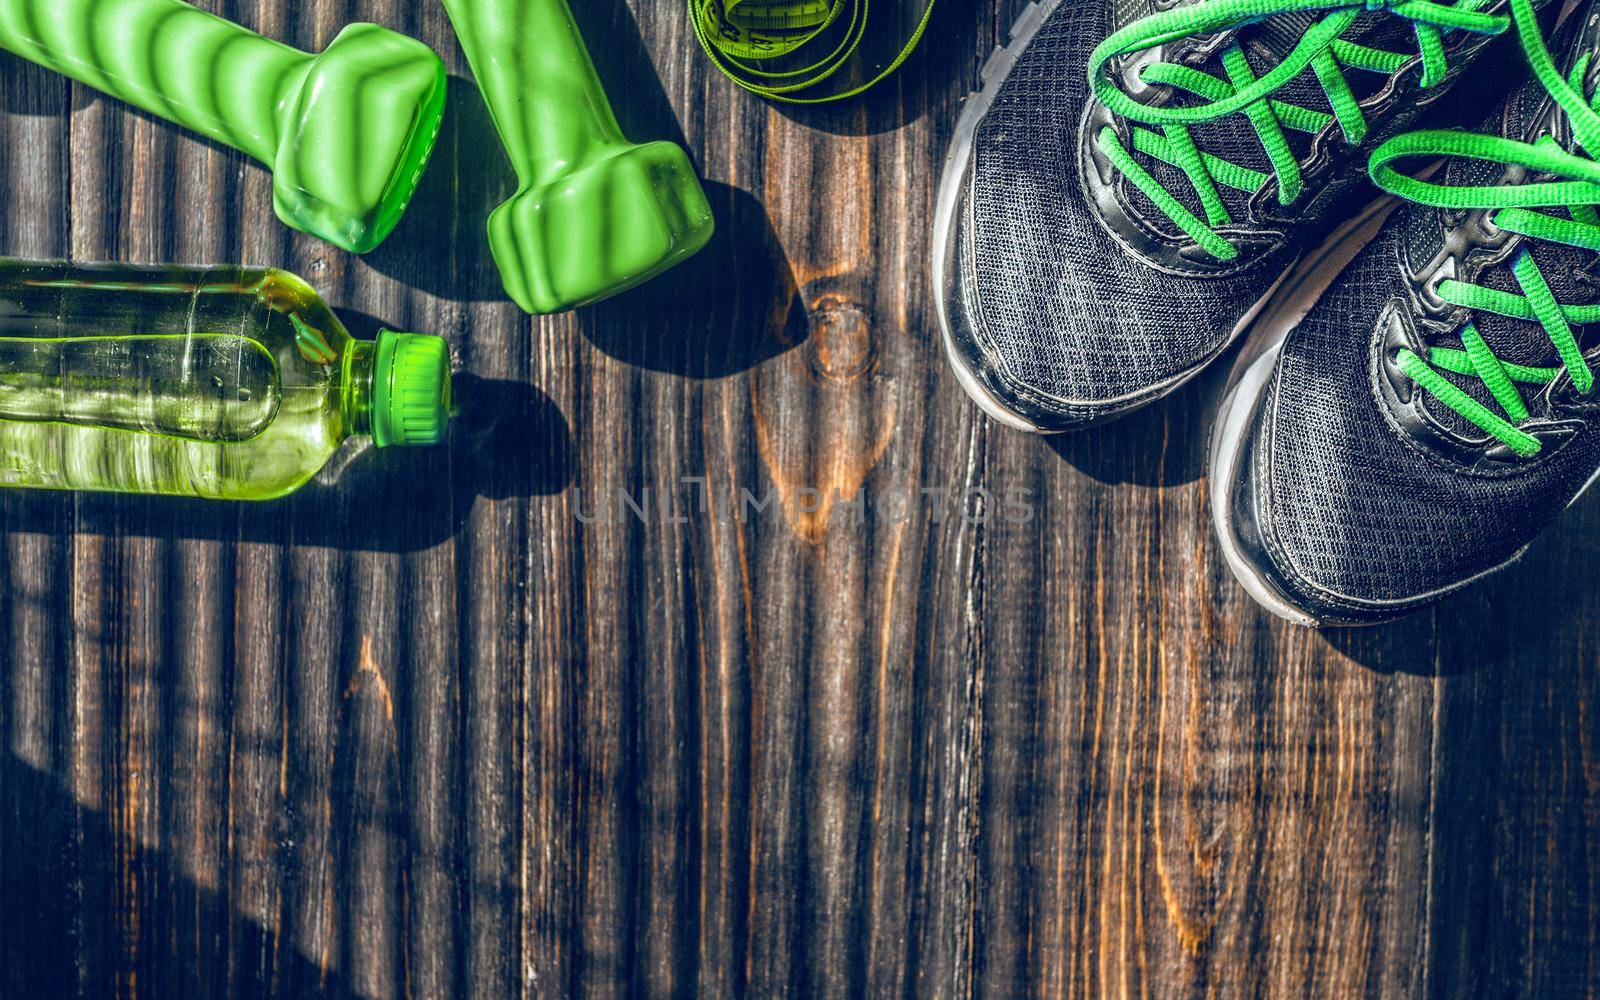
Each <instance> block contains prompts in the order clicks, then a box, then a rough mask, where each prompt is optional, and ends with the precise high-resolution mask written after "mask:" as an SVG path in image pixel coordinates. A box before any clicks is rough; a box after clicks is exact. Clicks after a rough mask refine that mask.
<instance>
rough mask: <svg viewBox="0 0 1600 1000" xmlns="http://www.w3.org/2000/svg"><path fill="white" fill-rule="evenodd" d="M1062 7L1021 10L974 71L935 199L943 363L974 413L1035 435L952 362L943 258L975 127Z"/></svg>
mask: <svg viewBox="0 0 1600 1000" xmlns="http://www.w3.org/2000/svg"><path fill="white" fill-rule="evenodd" d="M1061 2H1062V0H1043V2H1036V3H1030V4H1028V5H1027V6H1026V7H1024V8H1022V13H1020V14H1018V15H1017V18H1016V20H1015V21H1012V22H1011V30H1010V32H1009V34H1010V38H1011V40H1010V42H1009V43H1007V44H1006V45H1002V46H999V47H998V48H996V49H995V50H994V51H993V52H991V53H989V58H988V59H985V60H984V62H983V68H982V69H981V70H979V71H978V79H979V88H978V89H977V90H975V91H973V92H972V93H971V94H968V95H967V99H966V103H965V105H964V106H963V107H962V109H961V117H960V118H958V119H956V130H955V134H954V135H953V136H952V137H951V139H950V152H948V153H946V154H945V158H944V176H943V177H942V178H941V179H940V181H939V197H938V200H937V201H936V202H935V205H934V213H933V291H934V297H935V299H936V300H937V302H936V308H937V310H938V313H939V332H940V335H941V338H942V340H943V342H944V353H945V357H946V358H948V359H949V361H950V367H951V369H952V370H954V371H955V373H956V381H957V382H958V383H959V384H960V385H961V388H962V389H964V390H966V393H967V395H968V396H971V397H972V401H973V402H975V403H977V404H978V408H979V409H981V410H983V412H984V413H986V414H988V415H989V417H990V419H992V420H994V421H995V422H996V423H999V424H1003V425H1005V426H1007V427H1014V428H1016V429H1017V430H1020V431H1028V432H1030V433H1034V434H1038V433H1044V431H1043V429H1042V428H1040V427H1037V426H1035V425H1034V424H1033V422H1032V421H1030V420H1028V419H1027V418H1026V417H1024V416H1022V415H1021V414H1019V413H1016V412H1014V411H1013V410H1011V409H1010V408H1009V407H1007V406H1006V405H1005V404H1004V403H1002V402H1000V400H999V399H997V398H996V397H995V395H994V394H993V393H991V392H990V391H989V390H988V389H987V388H985V387H984V386H983V384H982V383H981V382H979V381H978V378H977V376H976V375H974V374H973V372H972V370H971V369H970V368H969V367H968V366H967V364H966V362H964V361H962V360H961V359H960V358H958V357H956V353H955V344H954V342H953V341H952V339H951V335H950V317H949V315H948V314H946V312H945V301H944V289H945V287H946V282H945V278H946V274H945V258H946V256H947V251H948V250H949V248H950V240H951V238H952V237H953V235H954V233H955V214H956V202H957V201H959V200H960V193H961V178H962V177H964V176H965V175H966V172H967V163H968V161H970V160H971V159H972V138H973V136H974V135H975V134H976V133H977V131H978V122H980V121H982V120H983V116H984V115H985V114H987V113H988V111H989V106H990V105H991V104H993V103H994V98H995V95H996V94H998V93H999V92H1000V85H1001V84H1003V83H1005V81H1006V78H1007V77H1009V76H1010V75H1011V71H1012V70H1013V69H1014V68H1016V65H1017V60H1018V59H1019V58H1020V57H1021V56H1022V50H1023V49H1025V48H1027V46H1028V43H1029V42H1031V41H1033V36H1034V35H1036V34H1038V33H1039V28H1040V26H1042V25H1043V24H1044V22H1045V19H1046V18H1048V17H1049V16H1050V14H1051V12H1053V11H1054V10H1055V9H1056V8H1057V7H1059V6H1060V5H1061Z"/></svg>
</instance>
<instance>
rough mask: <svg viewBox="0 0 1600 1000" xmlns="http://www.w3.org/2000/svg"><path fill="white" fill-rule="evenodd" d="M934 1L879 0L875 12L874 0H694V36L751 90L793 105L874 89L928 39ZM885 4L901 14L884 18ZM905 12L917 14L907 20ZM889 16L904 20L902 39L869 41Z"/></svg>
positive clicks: (722, 67)
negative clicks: (884, 43) (887, 42)
mask: <svg viewBox="0 0 1600 1000" xmlns="http://www.w3.org/2000/svg"><path fill="white" fill-rule="evenodd" d="M934 2H935V0H878V4H877V7H876V9H877V11H878V12H879V13H878V14H876V15H874V13H873V10H874V8H873V6H872V5H871V0H688V3H689V18H690V20H691V21H692V22H693V23H694V33H695V36H696V37H698V38H699V39H700V45H701V47H703V48H704V49H705V50H706V54H707V55H709V56H710V57H711V60H712V62H714V63H716V64H717V68H718V69H720V70H722V72H723V73H725V74H727V76H728V77H729V78H730V79H731V80H733V82H734V83H737V84H738V85H739V86H741V87H743V88H744V89H745V90H748V91H750V92H751V93H754V94H759V95H761V96H762V97H766V98H770V99H772V100H775V101H787V102H790V103H792V104H824V103H827V102H828V101H841V100H844V99H845V98H847V97H854V96H855V95H857V94H859V93H861V92H863V91H865V90H867V89H869V88H871V87H874V86H876V85H877V84H878V83H879V82H881V81H882V80H883V79H884V78H885V77H887V76H888V75H889V74H891V73H893V72H894V71H895V70H897V69H899V68H900V65H901V64H902V63H904V62H905V61H906V59H908V58H909V57H910V56H911V53H912V51H913V50H915V49H916V47H917V44H918V43H919V42H921V41H922V35H923V32H925V31H926V30H927V28H928V20H929V18H931V17H932V16H933V5H934ZM908 3H909V4H911V8H910V9H909V10H907V9H905V8H906V5H907V4H908ZM897 4H898V5H899V9H895V8H896V5H897ZM885 7H888V8H891V10H892V14H893V15H897V16H896V17H891V18H887V19H886V18H884V17H883V15H882V11H883V9H884V8H885ZM918 10H920V12H921V13H920V15H918V14H917V11H918ZM907 14H910V15H912V16H913V17H914V18H915V19H914V20H911V21H910V22H909V24H908V23H907V20H906V17H905V15H907ZM886 20H891V21H893V20H897V21H898V22H899V23H898V25H897V27H898V28H899V34H900V35H902V36H903V37H904V40H903V41H900V42H898V43H897V44H891V45H890V46H888V47H886V48H885V47H883V46H881V45H878V44H875V43H868V41H867V40H868V39H869V38H877V37H881V32H882V29H883V28H884V22H885V21H886ZM864 44H866V45H867V46H868V47H869V48H871V49H881V50H882V51H881V53H877V52H874V51H867V50H865V49H864V48H863V45H864ZM874 55H876V58H873V57H874Z"/></svg>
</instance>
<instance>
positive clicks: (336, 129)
mask: <svg viewBox="0 0 1600 1000" xmlns="http://www.w3.org/2000/svg"><path fill="white" fill-rule="evenodd" d="M445 88H446V78H445V70H444V64H443V63H442V62H440V60H439V57H438V56H437V55H435V54H434V53H433V51H432V50H431V49H429V48H428V47H427V46H426V45H424V44H422V43H421V42H419V41H416V40H415V39H412V38H407V37H406V36H404V35H400V34H397V33H395V32H393V31H390V30H389V29H387V28H383V27H380V26H378V25H375V24H352V25H350V26H349V27H347V28H345V29H344V30H343V31H341V32H340V33H339V35H338V37H336V38H335V39H334V40H333V43H332V44H330V45H329V46H328V48H327V50H326V51H324V52H323V53H322V54H321V55H319V56H316V57H315V58H313V59H312V60H311V62H310V63H309V65H308V67H307V69H306V72H305V76H304V78H303V80H302V82H301V83H300V84H299V86H298V88H297V89H296V90H294V91H293V92H292V93H291V94H289V95H286V99H285V100H284V101H283V104H282V105H281V106H282V107H284V108H285V109H286V113H285V117H284V118H283V119H282V126H281V128H280V130H279V142H278V149H277V152H276V155H275V156H274V159H273V169H272V184H273V206H274V208H275V209H276V210H277V213H278V217H279V218H280V219H282V220H283V221H284V223H285V224H287V225H289V226H292V227H294V228H296V229H300V230H304V231H305V232H308V233H312V234H314V235H316V236H320V237H321V238H323V239H325V240H327V241H328V242H330V243H334V244H336V245H338V246H341V247H344V248H345V249H348V250H352V251H354V252H356V253H366V252H367V251H368V250H371V249H373V248H374V247H376V246H377V245H378V244H379V243H382V242H383V240H384V238H385V237H387V236H388V235H389V233H390V231H391V230H393V229H394V227H395V225H396V224H397V223H398V222H399V221H400V217H401V215H403V214H404V213H405V210H406V206H407V205H408V204H409V203H410V201H411V196H412V195H413V194H414V193H415V192H416V189H417V184H418V182H419V181H421V179H422V172H423V169H424V168H425V167H426V166H427V163H428V157H429V155H430V154H431V153H432V151H433V145H434V142H435V141H436V140H437V139H438V137H439V125H440V122H441V120H442V119H443V116H444V105H445Z"/></svg>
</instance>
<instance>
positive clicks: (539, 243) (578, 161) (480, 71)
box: [444, 0, 713, 313]
mask: <svg viewBox="0 0 1600 1000" xmlns="http://www.w3.org/2000/svg"><path fill="white" fill-rule="evenodd" d="M444 5H445V9H446V10H448V11H449V12H450V20H451V22H452V23H453V24H454V25H455V29H456V34H457V35H458V36H460V38H461V46H462V48H463V49H464V50H465V51H466V54H467V60H468V62H470V63H471V64H472V69H473V72H474V73H475V74H476V76H477V78H478V84H479V86H481V87H482V88H483V95H484V99H485V100H486V101H487V102H488V105H489V111H490V114H492V115H493V116H494V122H495V127H496V128H498V129H499V131H500V138H501V139H502V140H503V141H504V143H505V147H506V153H507V155H508V156H509V157H510V160H511V165H512V167H513V168H514V169H515V170H516V172H517V177H518V180H519V181H520V182H521V183H520V188H519V190H518V191H517V194H516V195H515V196H513V197H512V199H511V200H510V201H508V202H506V203H505V204H504V205H501V206H500V207H499V208H497V209H496V210H495V211H494V213H493V214H492V215H491V216H490V217H489V244H490V247H491V248H492V249H493V250H494V257H495V263H496V264H498V265H499V267H500V276H501V278H502V279H503V280H504V282H505V286H506V291H507V292H508V293H509V294H510V295H511V298H512V299H514V300H515V301H516V303H517V304H518V305H519V306H521V307H522V308H523V309H525V310H527V311H528V312H530V313H551V312H560V311H561V310H564V309H571V308H574V307H575V306H580V305H585V304H587V303H590V302H596V301H598V300H600V299H603V298H605V297H607V296H609V295H614V294H616V293H617V292H620V291H623V290H625V289H627V288H631V287H633V286H634V285H637V284H639V283H640V282H642V281H645V280H647V279H649V278H651V277H653V276H655V275H657V274H660V273H661V272H662V271H665V270H666V269H667V268H669V267H672V266H673V265H674V264H677V263H679V262H680V261H682V260H684V259H685V258H687V257H689V256H691V255H693V254H694V253H695V252H696V251H698V250H699V249H700V248H701V247H703V246H705V244H706V241H707V240H709V239H710V238H711V232H712V229H713V222H712V218H711V207H710V206H709V205H708V204H707V203H706V196H705V192H704V191H702V190H701V188H700V180H699V178H698V177H696V176H695V172H694V167H693V166H691V165H690V163H689V158H688V156H687V155H685V154H684V151H683V150H682V149H680V148H678V147H677V146H676V145H674V144H673V143H670V142H651V143H645V144H643V145H634V144H633V143H630V142H628V140H627V139H625V138H623V135H622V129H621V128H619V127H618V125H617V119H616V116H615V115H614V114H613V113H612V111H611V104H610V102H608V101H607V100H606V94H605V90H604V89H603V88H602V87H601V86H600V81H599V79H598V78H597V77H596V76H595V71H594V64H593V63H592V62H591V61H590V60H589V51H588V49H587V48H585V47H584V44H583V38H582V36H581V35H580V34H579V33H578V26H577V25H576V24H574V23H573V20H572V12H571V11H570V10H568V8H567V4H566V0H444Z"/></svg>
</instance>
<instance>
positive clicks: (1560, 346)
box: [1370, 0, 1600, 457]
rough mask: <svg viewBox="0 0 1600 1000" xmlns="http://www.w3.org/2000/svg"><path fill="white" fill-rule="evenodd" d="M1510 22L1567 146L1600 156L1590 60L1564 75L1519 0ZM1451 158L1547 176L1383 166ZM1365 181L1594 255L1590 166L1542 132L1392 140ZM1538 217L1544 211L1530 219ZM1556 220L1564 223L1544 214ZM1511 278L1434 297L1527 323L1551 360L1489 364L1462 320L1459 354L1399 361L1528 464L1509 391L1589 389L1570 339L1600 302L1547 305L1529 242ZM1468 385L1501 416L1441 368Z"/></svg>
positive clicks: (1519, 411)
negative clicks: (1589, 89) (1522, 137)
mask: <svg viewBox="0 0 1600 1000" xmlns="http://www.w3.org/2000/svg"><path fill="white" fill-rule="evenodd" d="M1511 14H1512V19H1513V20H1514V21H1515V22H1516V26H1517V36H1518V39H1519V41H1520V42H1521V43H1522V48H1523V51H1524V52H1525V53H1526V55H1527V58H1528V62H1529V64H1530V65H1531V66H1532V67H1533V71H1534V75H1535V76H1536V77H1537V78H1538V80H1539V82H1540V83H1541V84H1542V85H1543V86H1544V88H1545V89H1546V90H1547V91H1548V92H1549V93H1550V96H1551V97H1552V98H1554V100H1555V101H1556V103H1557V104H1558V105H1559V106H1560V108H1561V110H1562V111H1563V112H1564V113H1565V114H1566V116H1567V119H1568V120H1569V121H1570V122H1571V123H1572V132H1573V135H1574V137H1575V138H1576V140H1577V144H1578V145H1579V146H1580V147H1582V149H1583V150H1584V151H1586V152H1588V153H1591V154H1592V153H1595V152H1597V151H1600V114H1596V107H1597V105H1600V101H1594V102H1591V101H1590V100H1587V99H1585V98H1584V96H1583V74H1584V71H1585V70H1586V69H1587V67H1588V65H1589V55H1588V53H1585V54H1584V55H1583V56H1582V57H1580V58H1579V59H1578V60H1577V62H1576V65H1575V66H1574V67H1573V69H1572V73H1571V75H1570V76H1569V77H1568V78H1565V79H1564V78H1562V76H1561V72H1560V70H1558V69H1557V68H1556V65H1555V61H1554V60H1553V59H1552V58H1551V56H1550V50H1549V49H1548V48H1547V47H1546V46H1545V43H1544V39H1543V38H1542V37H1541V36H1540V32H1539V23H1538V19H1537V17H1536V16H1535V14H1534V10H1533V7H1532V4H1531V3H1530V2H1529V0H1511ZM1414 157H1423V158H1428V159H1436V158H1439V157H1458V158H1464V159H1472V160H1481V161H1486V162H1489V163H1496V164H1505V165H1514V166H1520V167H1523V168H1525V169H1526V170H1527V171H1528V173H1529V174H1530V175H1532V176H1535V177H1539V178H1547V179H1540V180H1535V181H1532V182H1530V183H1522V184H1511V185H1504V184H1503V185H1477V186H1470V185H1462V186H1455V187H1450V186H1446V185H1442V184H1434V183H1430V182H1428V181H1424V180H1418V179H1417V178H1415V177H1412V176H1408V175H1406V174H1403V173H1401V172H1399V171H1397V170H1396V169H1395V168H1394V167H1393V166H1392V164H1393V163H1394V161H1396V160H1399V159H1402V158H1414ZM1370 169H1371V172H1372V179H1373V181H1374V183H1376V184H1377V185H1378V186H1379V187H1381V188H1383V189H1384V190H1386V191H1389V192H1391V193H1392V194H1395V195H1398V196H1400V197H1401V198H1405V199H1406V200H1408V201H1413V202H1416V203H1418V204H1420V205H1428V206H1433V207H1436V208H1453V209H1466V210H1477V211H1492V212H1494V215H1493V216H1492V217H1491V218H1490V221H1491V222H1492V223H1493V224H1494V225H1495V226H1497V227H1499V228H1500V229H1503V230H1505V231H1506V232H1509V233H1514V234H1517V235H1519V236H1524V237H1527V238H1529V239H1534V240H1544V241H1547V242H1550V243H1558V244H1563V245H1566V246H1569V247H1575V248H1579V249H1584V250H1600V215H1597V213H1596V206H1600V163H1597V162H1595V160H1594V159H1592V158H1590V157H1589V156H1584V155H1580V154H1578V153H1575V152H1571V151H1569V150H1566V149H1563V148H1562V147H1561V145H1560V144H1559V143H1557V142H1556V141H1555V140H1554V139H1552V138H1551V137H1550V136H1548V135H1546V136H1542V137H1540V138H1539V139H1538V140H1536V141H1535V142H1533V143H1526V142H1521V141H1518V140H1514V139H1506V138H1503V137H1501V136H1497V135H1480V134H1478V133H1474V132H1461V131H1445V130H1428V131H1421V132H1410V133H1407V134H1405V135H1400V136H1396V137H1395V138H1393V139H1390V140H1389V141H1388V142H1386V143H1384V144H1383V145H1381V146H1379V147H1378V148H1377V149H1376V150H1374V151H1373V154H1372V161H1371V163H1370ZM1539 209H1545V210H1547V211H1539ZM1552 211H1553V212H1564V213H1565V216H1563V215H1559V214H1552ZM1511 270H1512V274H1513V275H1514V276H1515V277H1516V280H1517V283H1518V285H1519V286H1520V287H1521V289H1522V293H1521V294H1520V295H1519V294H1517V293H1515V292H1507V291H1501V290H1499V289H1495V288H1488V287H1485V286H1483V285H1474V284H1469V283H1467V282H1463V281H1457V280H1455V279H1453V278H1447V279H1445V280H1444V281H1441V282H1440V283H1439V297H1440V298H1441V299H1443V300H1444V301H1445V302H1448V303H1450V304H1452V305H1457V306H1461V307H1463V308H1466V309H1472V310H1478V311H1481V312H1486V313H1491V314H1493V315H1496V316H1502V317H1506V318H1509V319H1517V320H1530V321H1536V322H1538V323H1539V325H1541V326H1542V327H1544V330H1545V332H1546V333H1547V334H1549V336H1550V340H1551V343H1553V344H1554V345H1555V348H1556V353H1557V354H1558V355H1559V356H1560V359H1561V364H1560V365H1559V366H1554V367H1533V366H1528V365H1518V364H1513V363H1511V362H1508V361H1504V360H1502V359H1500V358H1499V357H1497V356H1496V355H1495V353H1494V351H1492V350H1491V349H1490V348H1489V346H1488V345H1487V344H1486V343H1485V342H1484V340H1483V337H1482V336H1481V335H1480V334H1479V333H1478V330H1477V327H1475V326H1474V325H1472V323H1471V322H1468V324H1467V325H1466V327H1465V328H1463V330H1462V331H1461V344H1462V346H1461V348H1460V349H1456V348H1448V347H1432V348H1429V351H1428V360H1427V361H1424V360H1423V359H1422V358H1421V357H1419V356H1417V354H1415V353H1414V352H1412V351H1409V350H1405V349H1402V350H1401V351H1400V352H1399V355H1398V358H1397V360H1398V363H1399V366H1400V369H1401V371H1403V372H1405V374H1406V375H1407V376H1408V377H1409V378H1411V379H1412V380H1413V381H1414V382H1416V383H1417V385H1418V386H1420V387H1421V388H1422V389H1424V390H1426V391H1427V392H1428V393H1430V394H1431V395H1432V396H1433V397H1434V398H1436V399H1437V400H1438V401H1439V402H1440V403H1443V404H1444V405H1445V406H1447V407H1449V408H1450V409H1452V410H1454V411H1455V412H1456V413H1458V414H1460V415H1461V416H1462V417H1463V418H1465V419H1466V420H1468V421H1471V422H1472V423H1473V424H1475V425H1477V426H1478V427H1479V428H1480V429H1482V430H1483V431H1484V432H1485V433H1487V434H1489V435H1491V436H1492V437H1494V438H1495V439H1496V440H1498V441H1500V442H1501V443H1502V444H1504V445H1505V446H1506V447H1508V448H1510V449H1511V450H1512V451H1513V452H1514V453H1516V454H1517V455H1521V456H1523V457H1530V456H1533V455H1537V454H1538V453H1539V450H1540V443H1539V439H1538V438H1536V437H1534V436H1533V435H1532V434H1529V433H1527V432H1526V431H1523V430H1521V429H1519V428H1518V427H1517V426H1516V425H1517V424H1519V423H1522V422H1524V421H1526V420H1527V419H1528V416H1529V414H1528V407H1527V404H1526V403H1525V402H1524V401H1523V398H1522V394H1521V392H1519V391H1518V389H1517V383H1522V384H1524V385H1533V386H1547V385H1549V384H1550V383H1551V382H1553V381H1555V380H1556V379H1557V378H1558V377H1559V376H1560V375H1561V373H1562V371H1566V372H1567V373H1568V375H1570V376H1571V378H1572V384H1573V386H1574V388H1576V389H1577V390H1578V391H1579V392H1583V393H1587V392H1588V391H1589V390H1590V389H1591V388H1593V387H1594V372H1593V371H1592V370H1591V369H1590V367H1589V363H1588V362H1587V361H1586V360H1584V357H1583V352H1582V351H1581V350H1580V349H1579V347H1578V341H1577V338H1576V337H1575V336H1574V335H1573V332H1572V326H1573V324H1578V325H1580V326H1581V325H1583V324H1586V323H1594V322H1600V305H1568V304H1564V303H1560V302H1557V301H1556V298H1555V295H1554V293H1553V292H1551V290H1550V285H1549V283H1548V282H1547V281H1545V277H1544V274H1543V272H1541V271H1540V270H1539V264H1538V262H1537V261H1536V259H1535V258H1534V255H1533V250H1532V248H1531V247H1529V246H1526V245H1524V246H1522V247H1521V248H1519V250H1518V251H1517V254H1516V257H1515V258H1514V259H1513V261H1512V267H1511ZM1441 369H1442V370H1443V371H1445V372H1450V373H1452V374H1455V375H1464V376H1468V377H1476V378H1478V379H1479V380H1481V381H1482V382H1483V384H1484V385H1485V386H1486V387H1487V388H1488V390H1489V394H1490V395H1491V396H1492V397H1493V398H1494V401H1495V402H1496V403H1497V404H1499V406H1500V408H1501V409H1502V410H1504V411H1505V415H1504V416H1501V415H1500V414H1499V413H1496V412H1495V411H1494V410H1492V409H1490V408H1489V407H1488V406H1485V405H1484V404H1483V403H1480V402H1479V401H1478V400H1477V399H1475V398H1473V397H1472V396H1471V395H1469V394H1467V393H1466V392H1465V391H1463V390H1462V389H1461V388H1460V387H1458V386H1457V385H1455V384H1454V383H1453V382H1451V381H1450V380H1449V379H1447V378H1446V377H1445V376H1444V375H1443V374H1441V372H1440V370H1441Z"/></svg>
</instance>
